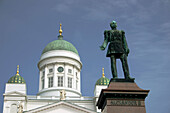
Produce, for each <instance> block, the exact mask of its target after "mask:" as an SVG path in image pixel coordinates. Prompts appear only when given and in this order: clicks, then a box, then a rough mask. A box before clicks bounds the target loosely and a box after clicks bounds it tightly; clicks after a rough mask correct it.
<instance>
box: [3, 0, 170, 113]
mask: <svg viewBox="0 0 170 113" xmlns="http://www.w3.org/2000/svg"><path fill="white" fill-rule="evenodd" d="M169 6H170V1H169V0H107V1H104V0H93V1H92V0H67V1H66V0H62V1H59V0H0V70H1V74H0V77H1V82H0V95H1V96H0V109H1V112H2V106H3V103H2V102H3V96H2V95H3V93H4V89H5V83H6V82H7V81H8V79H9V78H10V77H12V76H13V75H15V74H16V66H17V65H20V75H21V76H22V77H24V79H25V81H26V83H27V89H28V90H27V92H28V95H35V94H36V93H37V92H38V77H39V74H38V73H39V72H38V68H37V63H38V61H39V59H40V56H41V52H42V51H43V49H44V48H45V46H46V45H47V44H48V43H49V42H51V41H54V40H56V39H57V36H58V35H59V33H58V30H59V23H60V22H61V23H62V25H63V36H64V39H65V40H67V41H69V42H71V43H72V44H73V45H74V46H75V47H76V48H77V50H78V52H79V54H80V57H81V61H82V63H83V68H82V72H81V76H82V82H81V83H82V95H83V96H93V90H94V85H95V82H96V81H97V79H99V78H100V77H101V76H102V67H104V68H105V76H106V77H107V78H109V79H110V78H111V77H112V75H111V71H110V59H109V58H106V57H105V55H106V51H104V52H103V51H100V49H99V46H100V45H101V44H102V42H103V32H104V30H106V29H110V27H109V23H110V22H111V21H112V20H113V19H114V20H116V21H117V24H118V29H122V30H124V31H125V32H126V38H127V42H128V46H129V48H130V54H129V56H128V63H129V68H130V75H131V76H132V77H134V78H135V81H136V83H137V84H138V85H139V87H141V88H143V89H149V90H150V93H149V95H148V97H147V98H146V110H147V113H168V112H170V108H169V105H170V101H169V100H170V96H169V95H170V90H169V89H168V88H169V86H170V69H169V67H170V66H169V63H170V59H169V57H168V56H170V50H169V48H170V44H169V43H170V15H169V11H170V7H169ZM117 65H118V76H119V77H123V72H122V68H121V64H120V61H118V63H117Z"/></svg>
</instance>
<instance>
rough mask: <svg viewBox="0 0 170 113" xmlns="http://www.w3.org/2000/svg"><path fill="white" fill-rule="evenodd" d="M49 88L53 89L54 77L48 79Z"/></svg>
mask: <svg viewBox="0 0 170 113" xmlns="http://www.w3.org/2000/svg"><path fill="white" fill-rule="evenodd" d="M48 87H49V88H50V87H53V77H49V78H48Z"/></svg>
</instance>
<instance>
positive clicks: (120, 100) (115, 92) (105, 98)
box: [97, 79, 149, 113]
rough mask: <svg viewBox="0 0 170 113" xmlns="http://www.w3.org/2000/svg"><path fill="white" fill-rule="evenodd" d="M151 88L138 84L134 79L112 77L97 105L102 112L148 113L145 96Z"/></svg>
mask: <svg viewBox="0 0 170 113" xmlns="http://www.w3.org/2000/svg"><path fill="white" fill-rule="evenodd" d="M148 93H149V90H143V89H141V88H139V87H138V86H137V84H136V83H135V82H134V79H129V80H125V79H111V80H110V84H109V86H108V88H106V89H102V91H101V93H100V96H99V99H98V102H97V106H98V108H99V109H101V110H102V113H146V109H145V98H146V96H147V95H148Z"/></svg>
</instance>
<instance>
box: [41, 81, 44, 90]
mask: <svg viewBox="0 0 170 113" xmlns="http://www.w3.org/2000/svg"><path fill="white" fill-rule="evenodd" d="M41 82H42V89H44V79H42V80H41Z"/></svg>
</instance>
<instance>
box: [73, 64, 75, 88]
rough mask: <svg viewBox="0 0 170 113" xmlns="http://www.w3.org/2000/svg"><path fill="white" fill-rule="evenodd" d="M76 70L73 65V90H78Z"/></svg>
mask: <svg viewBox="0 0 170 113" xmlns="http://www.w3.org/2000/svg"><path fill="white" fill-rule="evenodd" d="M75 72H76V68H75V66H74V65H73V88H74V89H76V74H75Z"/></svg>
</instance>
